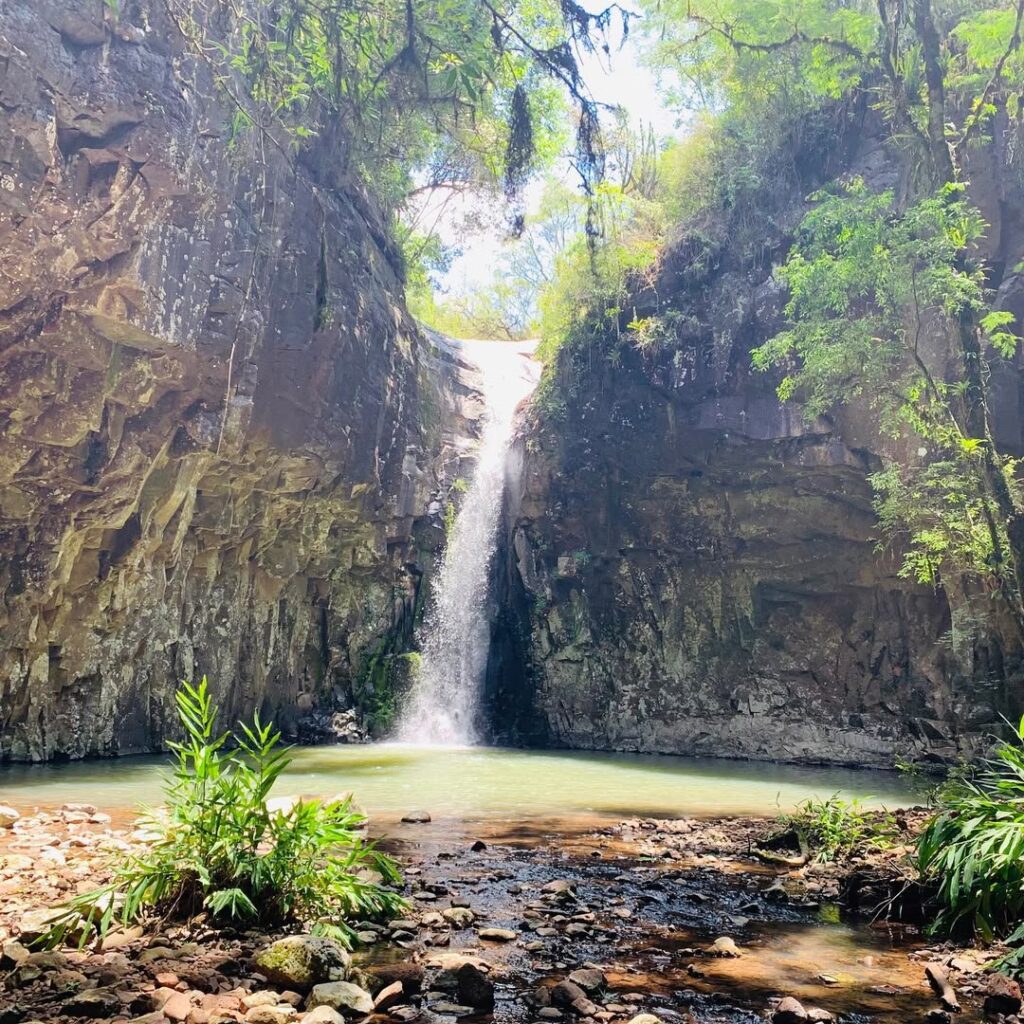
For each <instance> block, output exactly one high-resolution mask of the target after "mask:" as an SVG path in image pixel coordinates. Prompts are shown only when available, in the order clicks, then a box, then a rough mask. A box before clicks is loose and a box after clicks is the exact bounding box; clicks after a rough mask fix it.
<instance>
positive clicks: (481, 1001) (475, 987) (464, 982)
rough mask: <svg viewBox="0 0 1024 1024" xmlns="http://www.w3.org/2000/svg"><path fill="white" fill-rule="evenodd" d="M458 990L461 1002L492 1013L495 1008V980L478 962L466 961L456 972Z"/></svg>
mask: <svg viewBox="0 0 1024 1024" xmlns="http://www.w3.org/2000/svg"><path fill="white" fill-rule="evenodd" d="M455 977H456V992H457V993H458V999H459V1002H460V1003H466V1004H467V1005H468V1006H472V1007H473V1009H475V1010H479V1011H482V1012H484V1013H490V1012H491V1011H493V1009H494V982H493V981H491V979H490V978H488V977H487V975H486V974H484V972H483V971H481V970H480V968H479V967H477V966H476V964H473V963H468V962H467V963H464V964H463V965H462V966H461V967H460V968H459V969H458V970H457V971H456V972H455Z"/></svg>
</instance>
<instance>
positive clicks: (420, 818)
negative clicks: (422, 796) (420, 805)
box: [402, 811, 431, 825]
mask: <svg viewBox="0 0 1024 1024" xmlns="http://www.w3.org/2000/svg"><path fill="white" fill-rule="evenodd" d="M430 820H431V819H430V814H429V813H428V812H427V811H409V813H408V814H404V815H402V821H404V822H405V823H406V824H407V825H425V824H427V822H429V821H430Z"/></svg>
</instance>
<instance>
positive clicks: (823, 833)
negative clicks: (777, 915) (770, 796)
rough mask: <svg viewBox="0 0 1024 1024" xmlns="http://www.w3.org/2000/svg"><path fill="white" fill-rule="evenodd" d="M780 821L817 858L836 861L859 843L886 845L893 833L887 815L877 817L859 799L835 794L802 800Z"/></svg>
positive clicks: (876, 845)
mask: <svg viewBox="0 0 1024 1024" xmlns="http://www.w3.org/2000/svg"><path fill="white" fill-rule="evenodd" d="M782 820H783V823H784V824H785V825H786V826H788V827H789V828H791V829H792V830H793V831H794V832H796V833H797V834H798V835H800V836H803V837H804V838H805V839H806V841H807V844H808V845H809V846H810V847H811V848H812V849H814V850H815V852H816V856H817V859H818V860H819V861H833V860H838V859H840V858H842V857H845V856H847V855H849V854H850V853H852V852H853V851H854V850H855V849H857V848H858V847H861V846H874V847H884V846H887V845H890V844H891V842H892V839H893V836H894V834H895V826H894V824H893V821H892V819H891V818H890V817H889V816H888V815H883V816H882V817H881V818H879V817H878V816H877V815H876V814H875V813H873V812H872V811H869V810H866V809H865V808H864V807H863V805H862V802H861V801H860V800H856V799H855V800H844V799H843V798H842V797H840V796H839V794H838V793H835V794H833V795H832V796H830V797H828V799H826V800H816V799H814V798H811V799H809V800H804V801H803V803H801V804H799V805H798V806H797V809H796V811H795V812H794V813H793V814H789V815H785V816H784V817H783V819H782Z"/></svg>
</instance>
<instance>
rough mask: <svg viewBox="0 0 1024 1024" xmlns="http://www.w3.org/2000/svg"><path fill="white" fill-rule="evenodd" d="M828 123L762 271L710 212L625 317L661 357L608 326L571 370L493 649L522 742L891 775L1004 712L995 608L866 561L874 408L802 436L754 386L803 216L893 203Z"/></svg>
mask: <svg viewBox="0 0 1024 1024" xmlns="http://www.w3.org/2000/svg"><path fill="white" fill-rule="evenodd" d="M844 116H845V121H843V122H842V124H841V125H837V123H836V121H835V120H832V121H831V123H827V124H826V125H824V130H825V131H826V133H827V135H828V138H829V140H830V142H829V144H828V145H823V144H822V143H823V141H824V140H823V137H821V136H820V135H816V134H815V133H814V132H808V133H807V134H806V137H805V138H804V140H803V142H802V143H800V142H799V141H793V140H787V145H790V143H792V145H791V146H790V148H789V149H788V151H787V153H786V159H787V161H789V160H791V161H792V163H791V165H790V166H789V167H788V177H787V175H784V174H780V177H779V188H778V189H777V192H778V195H777V196H774V197H773V196H770V195H765V197H764V199H763V207H764V208H763V209H761V210H759V211H757V215H758V216H759V217H760V223H761V224H762V225H763V235H762V238H761V242H760V243H759V245H760V250H759V251H758V252H757V254H756V255H755V256H754V257H753V258H750V257H749V256H747V255H745V254H743V253H742V252H739V251H737V250H738V246H737V245H736V243H735V227H736V225H735V223H729V220H728V218H729V215H728V214H727V213H725V212H723V215H722V220H723V223H722V224H720V225H718V226H717V228H714V227H713V228H712V229H710V230H709V231H708V232H707V233H705V234H704V235H703V236H701V237H694V236H688V237H685V238H682V239H680V240H679V241H678V242H677V243H676V244H675V245H674V246H673V247H672V248H671V249H670V250H669V252H668V253H667V255H666V258H665V262H664V265H663V266H662V268H661V270H660V272H659V274H658V276H657V278H656V280H655V281H654V282H653V284H652V286H650V287H648V288H645V289H640V290H639V291H638V292H637V295H636V297H635V298H636V305H635V308H634V309H632V310H631V311H630V312H631V316H632V317H633V318H634V319H635V318H637V317H644V316H659V317H662V318H664V319H663V322H665V323H667V324H669V325H670V330H669V331H668V332H666V333H667V334H668V335H669V336H668V337H666V338H664V339H662V341H661V343H660V344H659V345H657V346H653V347H651V348H649V349H648V350H647V351H641V350H640V349H639V348H638V347H637V346H636V345H635V344H633V343H631V342H630V340H629V338H628V332H626V331H625V329H624V328H623V330H622V338H621V339H618V338H616V336H615V334H614V333H612V334H611V335H610V336H608V337H605V338H603V339H599V340H597V341H593V342H591V343H588V344H584V345H576V346H572V345H570V346H567V347H566V348H565V349H563V351H562V352H561V354H560V358H559V365H558V367H557V368H556V370H555V377H554V379H553V381H552V382H551V390H550V391H549V395H551V398H550V399H549V401H548V403H547V404H546V405H543V404H542V405H541V407H540V408H539V409H538V410H537V412H536V420H535V424H534V428H533V430H534V433H533V435H532V436H531V437H530V439H529V440H527V441H526V442H525V443H524V445H523V449H524V457H525V472H524V475H523V479H522V484H521V486H520V488H519V491H518V493H517V494H516V495H514V498H513V502H512V507H511V509H510V515H509V529H508V543H507V545H506V551H507V557H506V560H505V564H504V576H505V586H506V594H507V595H508V598H509V600H510V602H511V603H512V604H516V603H518V608H519V614H518V615H517V616H516V615H512V616H509V617H507V619H506V621H505V623H504V624H503V625H502V626H501V627H500V628H499V629H498V631H497V632H498V641H499V643H498V646H497V650H498V651H499V652H500V654H501V658H502V662H503V665H502V666H496V668H495V671H494V672H493V673H492V675H493V681H492V688H493V689H494V691H495V693H496V696H495V697H494V699H495V700H496V701H499V702H500V701H502V700H504V701H505V703H506V704H512V705H516V706H518V707H519V709H520V713H519V716H518V719H517V720H515V721H514V722H513V723H512V728H513V730H514V731H515V732H516V733H517V734H518V735H519V736H524V737H532V738H533V739H534V740H539V739H545V740H547V741H549V742H554V743H558V744H564V745H568V746H574V747H585V748H599V749H600V748H614V749H623V750H640V751H661V752H682V753H694V754H707V755H725V756H740V757H754V758H782V759H787V760H813V761H836V762H849V763H854V764H879V765H891V764H892V763H893V759H894V758H895V757H897V756H908V757H919V756H923V757H929V756H941V757H948V756H953V755H956V754H957V753H960V752H962V751H964V750H966V749H970V748H971V747H972V746H973V745H974V744H975V743H976V742H977V741H978V739H979V737H981V736H982V735H984V733H985V732H986V731H987V730H989V729H991V728H993V727H995V726H998V721H999V718H998V712H999V711H1000V710H1002V711H1006V712H1008V713H1011V714H1013V713H1015V712H1016V713H1019V709H1020V699H1019V697H1017V696H1015V694H1016V693H1017V692H1018V690H1019V684H1020V679H1021V661H1020V651H1019V649H1018V648H1017V645H1016V644H1015V643H1013V642H1011V641H1009V640H1007V637H1006V635H1004V633H1003V631H1002V630H1001V629H1000V628H999V625H998V623H995V624H993V623H991V622H990V621H988V617H990V616H991V602H987V601H982V602H980V604H979V603H978V602H972V601H971V600H969V597H970V595H968V594H964V593H956V594H947V593H945V592H941V591H940V592H933V591H932V590H930V589H927V588H923V587H920V586H917V585H915V584H913V583H910V582H908V581H907V580H905V579H901V578H899V577H898V575H897V572H898V568H899V559H898V553H897V554H894V553H892V552H884V551H879V550H878V548H877V541H878V532H877V529H876V524H875V517H874V514H873V510H872V492H871V486H870V484H869V482H868V476H869V474H870V473H871V472H873V471H875V470H877V469H878V468H880V465H881V463H880V459H879V456H880V454H882V453H883V452H884V451H885V445H886V443H887V442H885V441H884V440H883V439H881V438H880V437H879V436H878V435H877V433H876V432H875V431H874V430H873V429H872V427H871V417H870V416H869V415H867V414H866V410H865V409H864V408H862V407H859V406H858V405H857V403H853V404H851V405H850V406H849V407H847V408H845V409H844V410H842V411H840V412H839V413H837V415H836V417H835V418H834V419H830V420H818V421H815V422H808V421H807V419H806V418H805V417H804V415H803V414H802V412H801V410H800V409H799V407H796V406H793V405H782V404H780V402H779V401H778V399H777V398H776V396H775V393H774V386H775V381H773V380H771V379H770V378H768V377H766V376H764V375H760V374H754V373H752V372H751V369H750V350H751V349H752V348H753V347H754V346H756V345H759V344H761V343H762V342H763V341H765V340H766V339H767V338H769V337H771V336H772V335H773V334H774V333H775V332H776V331H778V330H779V329H780V327H781V326H782V323H783V318H782V305H783V301H784V296H783V295H782V293H781V290H780V287H779V285H778V284H777V282H776V280H775V278H774V276H773V269H774V267H775V266H777V264H778V261H779V260H780V259H781V257H782V256H783V255H784V253H785V251H786V250H787V248H788V244H789V239H790V237H791V231H792V229H793V227H794V226H795V225H796V224H797V223H798V222H799V219H800V217H801V216H802V215H803V213H804V212H805V210H806V209H807V205H806V202H805V200H804V198H803V197H804V196H806V195H807V193H808V192H809V191H810V190H811V189H813V188H814V187H816V186H817V185H820V184H821V182H822V181H824V180H827V179H828V178H829V177H830V176H832V175H836V174H839V173H845V172H850V171H852V172H853V173H857V174H860V175H863V176H864V177H865V178H866V179H867V180H868V181H869V183H871V184H873V185H875V186H876V187H885V186H896V187H899V184H900V164H899V160H898V158H897V157H896V156H895V155H894V154H892V153H891V152H888V151H886V150H884V149H882V148H881V147H880V146H879V145H878V144H877V142H876V141H874V140H873V138H872V134H871V132H870V130H865V129H864V128H863V127H862V126H863V123H864V117H863V111H861V112H859V113H858V114H857V117H850V116H846V115H844ZM868 120H870V119H868ZM823 152H824V153H827V154H829V155H828V156H827V157H826V158H825V162H824V163H823V162H822V158H821V157H820V155H818V154H821V153H823ZM975 159H976V162H977V166H976V167H975V168H974V169H973V171H974V173H973V178H974V181H975V187H974V193H975V194H974V199H975V201H976V202H978V203H979V204H980V205H981V207H982V209H983V210H984V212H985V214H986V216H987V218H988V219H989V221H990V223H991V224H992V228H991V231H990V234H989V245H990V253H989V255H990V258H991V261H992V265H993V268H994V273H997V274H998V275H999V277H997V278H996V279H995V280H994V283H996V284H1000V285H1001V288H1002V293H1003V294H1002V297H1001V301H1002V302H1003V304H1004V305H1006V306H1009V307H1011V308H1015V309H1017V312H1018V313H1024V301H1022V296H1021V293H1022V291H1024V289H1022V286H1021V277H1020V275H1014V274H1012V273H1011V272H1010V270H1009V268H1011V267H1013V266H1014V265H1015V263H1016V262H1017V261H1019V260H1020V259H1021V255H1022V252H1021V250H1022V248H1024V240H1022V235H1021V233H1020V231H1019V228H1020V224H1021V214H1022V211H1024V202H1022V201H1021V194H1020V186H1019V180H1016V181H1014V179H1013V176H1012V175H1010V174H1007V173H1005V168H1004V167H1003V165H1002V164H1001V162H1000V160H1001V157H1000V154H999V153H998V152H996V151H992V150H990V151H988V152H986V153H985V154H981V155H979V156H977V157H976V158H975ZM773 204H774V205H773ZM762 243H763V244H762ZM1004 271H1005V273H1004ZM1018 307H1020V308H1018ZM625 319H629V317H626V318H625ZM936 345H937V346H938V347H937V348H936V349H935V350H934V351H932V352H931V353H930V355H929V358H931V359H933V360H934V361H935V362H936V364H937V365H940V366H941V364H942V360H943V359H944V358H946V353H944V352H942V351H940V349H941V344H940V343H939V342H936ZM997 374H998V376H999V379H998V381H997V387H996V404H997V406H998V414H999V427H1000V432H1001V434H1002V435H1003V437H1004V439H1005V440H1007V441H1008V442H1009V443H1011V445H1012V447H1013V448H1016V449H1017V450H1020V448H1021V431H1020V424H1021V410H1022V408H1024V406H1022V401H1021V378H1020V375H1019V373H1018V371H1017V368H1016V367H1010V366H1006V365H1003V366H1001V367H998V368H997ZM516 650H518V652H519V664H520V667H519V669H518V670H517V671H518V676H519V678H520V679H522V680H525V682H523V683H520V684H518V685H519V689H518V690H515V686H516V685H517V684H516V683H515V679H516V675H517V673H516V672H513V671H510V670H509V669H508V667H507V663H508V662H509V661H510V660H512V659H513V655H512V654H511V653H510V652H512V651H516ZM513 693H515V696H514V697H511V696H510V694H513Z"/></svg>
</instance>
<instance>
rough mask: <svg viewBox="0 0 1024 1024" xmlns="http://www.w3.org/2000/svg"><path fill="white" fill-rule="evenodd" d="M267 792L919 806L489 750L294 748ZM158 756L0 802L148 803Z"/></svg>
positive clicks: (458, 808)
mask: <svg viewBox="0 0 1024 1024" xmlns="http://www.w3.org/2000/svg"><path fill="white" fill-rule="evenodd" d="M293 753H294V760H293V762H292V765H291V767H290V768H289V770H288V772H287V774H286V775H285V776H284V777H283V778H282V779H281V781H280V783H279V785H278V786H277V788H276V789H275V791H274V792H275V794H276V795H279V796H288V795H295V794H323V795H334V794H338V793H342V792H346V791H351V792H353V793H355V795H356V798H357V801H358V803H359V804H360V806H361V807H363V808H364V809H365V810H366V811H368V812H369V813H370V814H371V815H379V816H381V817H383V818H385V819H388V818H392V817H394V816H395V815H396V814H397V813H399V812H402V811H408V810H410V809H413V808H422V809H424V810H428V811H430V813H431V814H432V815H433V816H434V817H435V818H437V817H454V818H481V817H483V818H487V817H494V818H502V819H526V818H534V817H539V818H545V817H561V816H567V817H572V816H577V815H586V816H588V817H593V816H595V815H596V816H601V817H609V818H621V817H626V816H631V815H637V814H641V815H651V816H679V815H720V814H774V813H777V812H778V811H780V810H782V811H785V810H789V809H791V808H792V807H793V806H795V805H796V804H797V803H799V802H800V801H801V800H804V799H806V798H807V797H810V796H819V797H823V796H830V795H831V794H832V793H836V792H839V793H841V794H842V795H844V796H846V797H860V798H864V799H865V800H866V801H870V802H871V803H877V804H885V805H887V806H889V807H896V806H901V805H906V804H909V803H914V802H915V801H916V799H917V796H916V795H915V793H914V791H913V789H912V785H913V783H912V781H911V780H908V779H906V778H904V777H903V776H900V775H898V774H896V773H894V772H869V771H856V770H850V769H842V768H816V767H802V766H793V765H776V764H763V763H756V762H746V761H719V760H714V759H697V758H683V757H669V756H661V755H643V754H598V753H585V752H578V751H537V750H506V749H499V748H489V747H469V748H437V747H426V748H425V747H407V746H402V745H399V744H376V745H369V746H331V747H298V748H295V750H294V751H293ZM165 765H166V760H165V759H163V758H158V757H132V758H122V759H120V760H110V761H89V762H76V763H72V764H62V765H31V766H29V765H11V766H5V767H3V768H0V801H4V800H6V801H9V802H11V803H13V804H14V805H15V806H17V807H22V808H24V807H32V806H40V807H46V806H54V805H58V804H61V803H64V802H66V801H83V800H87V801H89V802H91V803H95V804H97V805H99V806H102V807H104V808H106V809H108V810H109V809H114V808H131V807H135V806H137V805H139V804H154V803H158V802H159V801H160V799H161V790H160V783H161V778H162V769H163V767H164V766H165Z"/></svg>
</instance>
